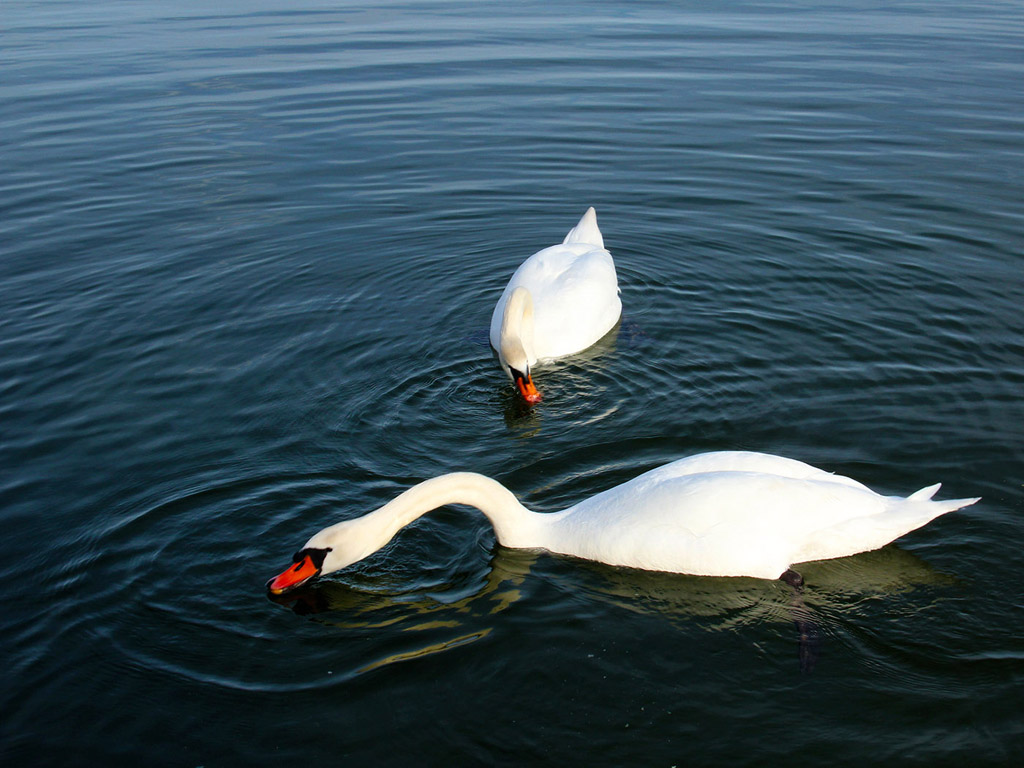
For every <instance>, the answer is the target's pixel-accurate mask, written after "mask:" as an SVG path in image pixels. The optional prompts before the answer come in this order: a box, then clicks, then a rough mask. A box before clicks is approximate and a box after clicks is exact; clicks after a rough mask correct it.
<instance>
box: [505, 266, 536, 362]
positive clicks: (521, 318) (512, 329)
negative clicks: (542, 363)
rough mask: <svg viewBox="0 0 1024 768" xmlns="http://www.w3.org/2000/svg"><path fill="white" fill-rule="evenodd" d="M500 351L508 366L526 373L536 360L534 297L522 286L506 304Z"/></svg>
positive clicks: (510, 296) (516, 289) (510, 295)
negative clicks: (534, 348) (534, 347)
mask: <svg viewBox="0 0 1024 768" xmlns="http://www.w3.org/2000/svg"><path fill="white" fill-rule="evenodd" d="M499 351H500V352H501V355H502V357H503V358H504V359H505V362H506V364H508V365H512V366H514V367H515V368H516V369H517V370H521V371H524V372H525V371H526V369H527V368H528V367H529V365H530V363H531V362H532V361H534V360H535V359H536V358H535V356H534V354H533V297H532V296H531V295H530V292H529V291H528V290H527V289H526V288H525V287H523V286H521V285H520V286H518V287H516V288H515V289H514V290H513V291H512V293H511V294H509V297H508V301H506V302H505V311H504V313H503V314H502V317H501V349H500V350H499Z"/></svg>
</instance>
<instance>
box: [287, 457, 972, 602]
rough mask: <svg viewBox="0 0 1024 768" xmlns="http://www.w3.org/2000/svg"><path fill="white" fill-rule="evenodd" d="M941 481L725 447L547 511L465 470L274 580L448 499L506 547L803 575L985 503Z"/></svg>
mask: <svg viewBox="0 0 1024 768" xmlns="http://www.w3.org/2000/svg"><path fill="white" fill-rule="evenodd" d="M938 488H939V486H938V485H933V486H929V487H927V488H922V489H921V490H920V491H917V492H916V493H913V494H911V495H910V496H908V497H906V498H903V497H901V496H882V495H880V494H877V493H875V492H874V491H872V490H870V489H869V488H867V487H866V486H864V485H862V484H861V483H858V482H857V481H856V480H851V479H850V478H848V477H843V476H842V475H834V474H831V473H829V472H825V471H824V470H821V469H816V468H815V467H812V466H810V465H808V464H804V463H803V462H800V461H795V460H793V459H786V458H783V457H780V456H771V455H768V454H763V453H751V452H747V451H723V452H717V453H705V454H699V455H697V456H691V457H690V458H686V459H680V460H679V461H674V462H672V463H670V464H666V465H664V466H662V467H658V468H657V469H653V470H651V471H649V472H646V473H644V474H642V475H640V476H639V477H636V478H634V479H632V480H630V481H628V482H626V483H623V484H622V485H619V486H616V487H614V488H611V489H609V490H606V491H603V492H601V493H598V494H596V495H595V496H592V497H590V498H589V499H585V500H583V501H581V502H579V503H578V504H576V505H574V506H572V507H569V508H568V509H565V510H563V511H561V512H553V513H548V514H541V513H536V512H531V511H530V510H528V509H527V508H526V507H524V506H523V505H522V504H520V503H519V501H518V500H517V499H516V497H515V496H514V495H513V494H512V492H511V491H509V490H508V489H506V488H505V487H504V486H503V485H501V484H500V483H499V482H497V481H496V480H492V479H490V478H488V477H485V476H483V475H478V474H474V473H471V472H456V473H453V474H449V475H441V476H440V477H435V478H432V479H430V480H426V481H424V482H422V483H420V484H418V485H415V486H413V487H412V488H409V489H408V490H407V491H405V492H404V493H402V494H401V495H399V496H398V497H396V498H395V499H393V500H392V501H390V502H388V503H387V504H385V505H384V506H383V507H381V508H379V509H377V510H375V511H374V512H370V513H369V514H367V515H364V516H362V517H358V518H355V519H353V520H345V521H342V522H340V523H336V524H334V525H332V526H330V527H328V528H324V529H323V530H322V531H320V532H319V533H316V534H314V535H313V537H312V538H310V539H309V541H307V542H306V544H305V546H304V547H303V548H302V549H301V550H299V552H297V553H296V555H295V557H294V559H293V565H292V566H290V567H289V568H288V569H286V570H285V571H284V572H283V573H281V574H280V575H278V576H277V577H276V578H274V579H272V580H271V581H270V582H268V584H267V587H268V589H269V590H270V592H272V593H274V594H282V593H284V592H287V591H289V590H292V589H295V588H296V587H298V586H300V585H301V584H304V583H306V582H308V581H309V580H310V579H312V578H314V577H316V576H319V575H321V574H326V573H331V572H332V571H337V570H340V569H342V568H345V567H347V566H349V565H352V564H353V563H356V562H358V561H359V560H362V559H363V558H365V557H367V556H368V555H370V554H372V553H374V552H376V551H377V550H378V549H380V548H381V547H383V546H384V545H385V544H387V543H388V542H389V541H390V540H391V539H392V538H393V537H394V536H395V534H396V533H398V531H399V530H401V529H402V528H403V527H405V526H406V525H408V524H409V523H411V522H412V521H414V520H416V519H417V518H419V517H420V516H421V515H423V514H425V513H427V512H429V511H430V510H432V509H436V508H437V507H441V506H444V505H446V504H467V505H469V506H473V507H476V508H477V509H479V510H481V511H482V512H483V513H484V515H486V516H487V518H488V519H489V520H490V522H491V524H492V525H493V526H494V531H495V534H496V536H497V539H498V543H499V544H501V545H502V546H506V547H516V548H536V549H545V550H548V551H551V552H556V553H560V554H565V555H572V556H575V557H580V558H585V559H587V560H596V561H599V562H603V563H607V564H609V565H617V566H627V567H631V568H642V569H646V570H652V571H669V572H674V573H689V574H695V575H702V576H753V577H757V578H764V579H775V578H780V577H786V578H787V580H790V578H791V577H796V578H797V579H799V576H798V575H797V574H795V573H794V572H793V571H791V570H790V566H791V565H793V564H796V563H802V562H807V561H811V560H828V559H832V558H836V557H845V556H847V555H853V554H856V553H858V552H866V551H868V550H872V549H878V548H879V547H882V546H884V545H886V544H888V543H889V542H891V541H893V540H894V539H896V538H898V537H900V536H902V535H903V534H905V533H909V532H910V531H913V530H914V529H916V528H919V527H921V526H922V525H924V524H925V523H927V522H929V521H930V520H932V519H934V518H936V517H938V516H939V515H942V514H945V513H946V512H952V511H953V510H956V509H960V508H961V507H964V506H967V505H969V504H974V503H975V502H976V501H978V499H977V498H972V499H956V500H952V501H933V500H932V496H933V495H934V494H935V492H936V491H937V490H938Z"/></svg>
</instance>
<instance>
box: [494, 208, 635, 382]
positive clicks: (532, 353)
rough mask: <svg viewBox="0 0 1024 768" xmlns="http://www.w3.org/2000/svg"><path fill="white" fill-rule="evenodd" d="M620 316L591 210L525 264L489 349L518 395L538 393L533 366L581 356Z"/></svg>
mask: <svg viewBox="0 0 1024 768" xmlns="http://www.w3.org/2000/svg"><path fill="white" fill-rule="evenodd" d="M621 314H622V302H621V301H620V300H619V283H618V279H617V278H616V275H615V264H614V262H613V261H612V255H611V254H610V253H608V251H606V250H605V247H604V238H603V237H601V230H600V229H598V228H597V213H595V211H594V209H593V208H588V209H587V212H586V213H584V214H583V216H582V218H581V219H580V220H579V223H578V224H577V225H576V226H575V227H573V228H572V229H571V230H569V234H567V235H566V236H565V240H563V241H562V243H561V244H560V245H552V246H551V247H550V248H545V249H544V250H542V251H538V252H537V253H535V254H533V256H531V257H530V258H528V259H527V260H526V261H524V262H523V263H522V264H520V265H519V268H518V269H517V270H516V271H515V272H514V273H513V274H512V278H511V279H510V280H509V281H508V285H507V286H505V290H504V291H503V292H502V294H501V298H500V299H498V303H497V305H496V306H495V307H494V313H493V314H492V315H491V332H490V338H491V346H492V347H494V349H495V351H496V352H497V353H498V359H499V360H500V361H501V368H502V370H503V371H505V373H506V374H508V376H509V378H511V379H512V383H513V384H515V385H516V387H517V389H518V390H519V392H520V394H522V396H523V397H524V398H526V399H527V400H528V401H529V402H536V401H537V400H539V399H540V394H539V393H538V392H537V388H536V387H535V386H534V383H533V377H532V375H531V373H530V368H531V367H532V366H533V365H535V364H536V363H537V362H538V361H545V360H553V359H555V358H558V357H565V356H566V355H571V354H574V353H576V352H581V351H582V350H584V349H586V348H587V347H589V346H591V345H592V344H594V343H595V342H596V341H598V340H599V339H600V338H601V337H602V336H604V335H605V334H606V333H608V331H610V330H611V329H612V328H613V327H614V326H615V323H617V322H618V320H619V315H621Z"/></svg>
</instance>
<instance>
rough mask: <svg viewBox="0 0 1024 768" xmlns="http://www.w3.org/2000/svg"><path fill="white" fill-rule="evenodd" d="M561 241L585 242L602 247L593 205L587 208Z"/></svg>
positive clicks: (565, 242)
mask: <svg viewBox="0 0 1024 768" xmlns="http://www.w3.org/2000/svg"><path fill="white" fill-rule="evenodd" d="M562 243H563V244H567V243H586V244H588V245H596V246H597V247H598V248H604V238H603V237H602V236H601V230H600V229H598V227H597V211H595V210H594V208H593V206H591V207H590V208H587V212H586V213H584V214H583V216H582V217H581V218H580V220H579V223H577V224H576V226H575V227H573V228H572V229H570V230H569V234H567V235H566V236H565V240H563V241H562Z"/></svg>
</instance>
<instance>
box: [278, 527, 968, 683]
mask: <svg viewBox="0 0 1024 768" xmlns="http://www.w3.org/2000/svg"><path fill="white" fill-rule="evenodd" d="M800 571H801V573H802V574H803V575H804V579H805V582H804V585H803V586H802V587H799V588H793V587H791V586H789V585H788V584H785V583H783V582H781V581H766V580H763V579H755V578H745V577H732V578H718V577H705V576H688V575H681V574H673V573H662V572H653V571H642V570H636V569H630V568H617V567H612V566H607V565H603V564H600V563H593V562H589V561H585V560H578V559H575V558H570V557H564V556H560V555H550V554H548V553H543V552H539V551H533V550H513V549H507V548H504V547H497V549H496V550H495V553H494V555H493V557H492V558H491V560H490V563H489V565H488V568H487V571H486V574H485V575H484V576H483V579H482V581H480V582H479V583H477V584H475V585H472V586H471V587H469V588H468V589H467V587H466V584H465V581H464V579H461V578H460V577H458V576H457V575H456V574H451V576H450V578H449V579H448V582H447V583H442V584H436V583H435V584H431V585H430V586H429V587H416V586H413V587H411V588H409V587H407V586H406V585H403V584H399V583H395V582H394V581H392V582H391V583H389V584H385V585H383V586H382V585H381V584H380V583H379V581H378V580H376V579H375V578H374V577H373V576H372V575H370V574H368V573H353V574H345V578H346V579H347V581H340V580H332V579H325V580H322V581H319V582H315V583H314V584H312V585H310V586H308V587H306V588H303V589H300V590H298V591H296V592H293V593H290V594H288V595H284V596H280V597H276V596H271V595H268V599H270V600H271V601H272V602H274V603H277V604H279V605H281V606H284V607H288V608H290V609H291V610H292V611H294V612H295V613H296V614H298V615H300V616H306V617H315V621H317V622H318V623H320V624H323V625H325V626H330V627H333V628H335V629H338V630H342V631H344V632H358V633H360V634H362V633H367V632H370V633H374V632H387V633H399V634H401V635H402V636H404V637H417V638H422V642H421V641H419V640H415V641H413V642H411V643H408V642H405V643H401V648H400V649H399V650H392V651H389V652H387V653H385V654H384V655H383V656H381V657H379V658H375V659H373V660H371V661H369V662H366V663H363V664H362V665H361V666H359V668H358V669H356V670H354V671H355V672H356V673H357V674H360V673H364V672H369V671H371V670H374V669H377V668H380V667H382V666H387V665H389V664H393V663H397V662H402V661H408V660H411V659H416V658H422V657H425V656H429V655H433V654H437V653H444V652H446V651H449V650H453V649H455V648H459V647H462V646H465V645H467V644H470V643H474V642H476V641H478V640H481V639H483V638H485V637H488V636H489V635H491V633H492V632H493V631H495V630H496V629H499V626H498V624H497V623H496V618H495V617H497V616H499V615H500V614H504V613H506V612H507V611H508V610H509V609H510V608H511V607H512V606H514V605H516V604H517V603H523V604H524V607H525V608H527V612H530V609H529V607H530V604H531V603H533V604H534V605H536V604H537V601H539V600H541V599H542V596H543V595H544V594H547V593H548V592H549V591H550V590H551V589H553V590H554V592H555V598H554V603H552V602H551V598H543V599H544V600H545V603H546V604H545V606H544V608H545V611H543V612H542V613H543V615H544V618H542V619H541V620H542V621H550V613H549V612H547V609H551V610H557V609H558V605H557V603H558V602H559V600H564V601H565V602H570V603H574V604H578V603H579V601H580V600H583V601H584V602H587V603H590V604H591V605H592V606H595V607H596V606H598V605H601V604H603V605H604V606H605V607H606V608H608V607H611V608H613V609H616V610H625V611H629V612H632V613H636V614H642V615H649V616H656V617H660V618H663V619H666V620H668V621H669V622H670V623H673V624H676V625H677V626H678V627H679V628H680V629H682V628H683V627H684V626H685V628H687V629H692V628H693V627H694V626H695V625H696V626H699V627H700V628H702V629H703V630H705V631H708V632H719V631H732V630H736V629H739V628H749V629H751V630H752V628H753V627H755V626H758V625H766V624H767V625H785V624H787V623H791V624H792V625H793V627H794V628H795V637H794V641H795V643H796V646H797V658H798V662H799V668H800V671H801V672H803V673H810V672H812V671H813V670H814V668H815V666H816V665H817V663H818V660H819V656H820V655H821V652H822V650H823V646H824V642H825V638H826V637H827V636H828V635H830V634H833V631H832V629H831V626H830V625H831V624H834V623H837V622H839V623H841V622H842V617H844V616H845V615H846V614H847V613H848V612H849V611H850V610H851V606H854V605H855V604H856V603H858V602H859V601H860V600H862V599H863V598H866V597H877V596H881V595H895V594H898V593H901V592H905V591H909V590H912V589H915V588H918V587H921V586H927V585H931V586H949V585H951V584H954V583H955V579H954V578H953V577H950V576H948V575H945V574H942V573H940V572H938V571H936V570H935V569H933V568H932V567H931V566H929V565H928V564H927V563H926V562H924V561H923V560H921V559H920V558H918V557H917V556H915V555H914V554H912V553H909V552H906V551H905V550H902V549H899V548H898V547H895V546H889V547H885V548H883V549H881V550H876V551H874V552H866V553H863V554H860V555H856V556H853V557H848V558H842V559H840V560H830V561H820V562H814V563H805V564H802V565H801V567H800ZM559 595H560V596H561V598H559V597H558V596H559ZM499 631H500V629H499Z"/></svg>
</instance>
